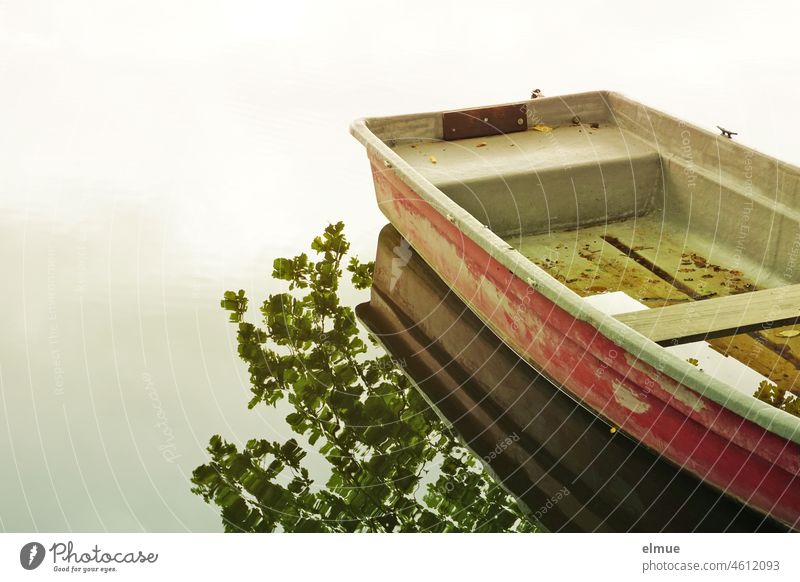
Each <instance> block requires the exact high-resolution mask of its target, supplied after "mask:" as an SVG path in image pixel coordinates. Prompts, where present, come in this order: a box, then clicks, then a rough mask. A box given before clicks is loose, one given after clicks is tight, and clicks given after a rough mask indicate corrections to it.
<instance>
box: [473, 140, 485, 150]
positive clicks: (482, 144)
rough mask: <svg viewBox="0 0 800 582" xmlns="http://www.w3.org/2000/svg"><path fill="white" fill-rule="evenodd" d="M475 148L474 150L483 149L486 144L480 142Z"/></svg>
mask: <svg viewBox="0 0 800 582" xmlns="http://www.w3.org/2000/svg"><path fill="white" fill-rule="evenodd" d="M475 147H476V148H483V147H486V142H485V141H482V142H481V143H479V144H478V145H476V146H475Z"/></svg>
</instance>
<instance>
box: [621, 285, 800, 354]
mask: <svg viewBox="0 0 800 582" xmlns="http://www.w3.org/2000/svg"><path fill="white" fill-rule="evenodd" d="M614 317H616V318H617V319H618V320H619V321H621V322H622V323H624V324H625V325H627V326H629V327H631V328H632V329H634V330H636V331H638V332H639V333H641V334H642V335H644V336H647V337H648V338H650V339H651V340H653V341H654V342H656V343H659V344H662V345H674V344H681V343H687V342H691V341H700V340H704V339H710V338H715V337H721V336H726V335H732V334H736V333H742V332H747V331H753V330H757V329H770V328H773V327H778V326H781V325H787V324H790V323H796V322H797V321H800V284H799V285H789V286H785V287H776V288H774V289H764V290H762V291H753V292H750V293H741V294H739V295H728V296H726V297H718V298H714V299H706V300H703V301H693V302H691V303H682V304H678V305H668V306H666V307H658V308H655V309H647V310H643V311H633V312H629V313H621V314H619V315H615V316H614Z"/></svg>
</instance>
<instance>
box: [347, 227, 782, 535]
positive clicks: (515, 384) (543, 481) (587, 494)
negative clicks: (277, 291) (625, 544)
mask: <svg viewBox="0 0 800 582" xmlns="http://www.w3.org/2000/svg"><path fill="white" fill-rule="evenodd" d="M356 315H357V316H358V318H359V320H360V321H361V322H362V323H363V324H364V325H365V326H366V328H367V329H368V330H369V331H370V332H371V333H372V335H373V336H374V337H375V338H376V339H377V340H378V341H379V342H380V343H381V344H382V345H383V347H384V348H385V349H386V351H387V352H388V353H389V354H391V356H392V358H393V359H394V361H395V362H396V363H397V365H398V366H399V367H400V369H402V370H403V371H404V372H405V374H406V376H408V377H409V378H410V379H411V381H412V382H413V383H414V385H415V387H416V388H417V389H418V390H419V391H420V393H421V394H422V395H423V396H424V397H425V398H426V400H428V402H429V403H430V404H431V406H432V407H433V408H434V410H436V411H437V413H438V414H439V415H440V416H441V417H442V418H443V420H444V421H445V422H446V423H447V424H448V425H450V426H452V427H453V429H454V430H455V432H456V433H457V434H458V435H459V437H460V438H461V440H462V441H463V443H464V444H465V445H466V446H467V447H469V448H470V449H471V450H472V452H473V453H474V454H475V455H477V457H478V458H480V459H481V461H482V462H483V464H484V466H485V467H486V468H487V470H489V471H490V472H491V473H492V474H493V476H494V477H495V480H496V481H497V482H498V483H500V484H502V485H503V486H504V487H505V488H506V489H507V490H508V491H509V492H510V493H511V494H512V495H513V496H515V497H516V498H517V500H518V501H519V502H520V504H521V505H522V506H523V508H525V509H527V513H528V515H530V516H531V517H532V518H533V519H535V520H537V521H538V523H539V524H540V525H541V526H543V527H544V528H545V529H547V530H549V531H552V532H621V531H626V532H627V531H633V532H720V531H729V532H755V531H785V530H786V528H785V526H784V527H782V526H781V525H780V524H778V523H777V522H775V521H774V520H771V519H769V518H767V517H766V516H764V515H763V514H761V513H760V512H758V511H756V510H754V509H751V508H748V507H746V506H744V505H742V504H741V503H740V502H738V501H737V500H734V499H731V498H730V497H728V496H726V495H724V494H722V493H720V492H719V491H717V490H716V489H714V488H713V487H711V486H709V485H708V484H706V483H703V482H702V481H700V480H699V479H697V478H696V477H694V476H693V475H690V474H689V473H687V472H686V471H682V470H680V469H679V468H678V467H676V466H675V465H673V464H672V463H669V462H667V461H666V460H665V459H664V458H663V457H660V456H658V455H655V454H653V453H652V452H651V451H650V450H648V449H647V448H646V447H643V446H640V445H639V443H638V442H636V441H634V440H632V439H630V438H628V437H627V436H626V435H625V434H623V433H622V432H620V431H615V430H612V429H613V427H610V426H609V424H608V423H607V422H605V421H604V420H603V419H600V418H598V417H597V416H596V415H595V414H593V413H592V412H591V411H589V410H587V409H586V408H584V407H582V406H581V405H580V404H579V403H577V402H576V401H575V400H574V399H573V398H571V397H570V396H569V395H568V394H566V393H564V392H563V391H561V390H560V389H559V388H558V387H556V386H554V385H553V384H551V383H550V382H549V381H548V380H547V379H546V378H544V377H543V376H542V375H541V374H540V373H539V372H537V371H536V370H535V369H534V368H533V367H532V366H530V365H529V364H528V363H527V362H525V361H524V360H522V359H521V358H520V357H519V356H517V354H515V353H514V352H513V351H512V350H511V349H509V348H508V346H506V345H505V344H503V342H502V341H500V339H499V338H498V337H497V336H496V335H495V334H494V333H493V332H492V331H491V330H490V329H489V328H487V327H486V325H485V324H484V323H483V322H482V321H481V320H480V319H479V318H478V317H477V316H476V315H475V314H474V313H472V312H471V311H470V310H469V308H468V307H467V306H466V305H464V303H463V302H462V301H461V300H460V299H459V298H458V297H457V296H456V295H455V293H453V292H451V291H450V290H449V289H448V287H447V285H446V284H445V283H444V281H442V280H441V279H440V278H439V277H438V276H437V275H436V273H434V272H433V271H432V270H431V268H430V267H428V265H427V264H426V263H425V262H424V261H423V260H422V259H421V258H420V257H419V255H418V254H417V253H416V252H415V251H414V250H413V249H412V248H411V247H410V245H409V244H408V242H407V241H406V240H405V239H403V238H402V237H401V236H400V234H399V233H398V232H397V230H395V228H394V227H392V226H391V225H387V226H386V227H384V228H383V229H382V230H381V233H380V235H379V237H378V249H377V253H376V257H375V272H374V277H373V284H372V289H371V292H370V299H369V301H368V302H366V303H362V304H360V305H358V306H357V307H356Z"/></svg>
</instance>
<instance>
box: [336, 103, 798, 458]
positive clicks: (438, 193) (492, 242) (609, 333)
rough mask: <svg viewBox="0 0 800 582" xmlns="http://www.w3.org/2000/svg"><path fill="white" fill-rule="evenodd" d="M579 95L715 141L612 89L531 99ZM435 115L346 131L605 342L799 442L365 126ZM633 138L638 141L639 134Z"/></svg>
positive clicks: (788, 424)
mask: <svg viewBox="0 0 800 582" xmlns="http://www.w3.org/2000/svg"><path fill="white" fill-rule="evenodd" d="M579 99H587V100H588V99H599V100H600V101H602V103H603V105H604V106H605V107H606V108H607V110H608V112H609V115H610V116H611V118H612V119H614V116H615V108H614V107H613V105H612V104H610V102H609V101H610V100H612V99H617V100H620V101H622V102H625V103H626V104H628V105H633V106H638V107H642V108H644V109H645V110H646V111H647V113H648V114H657V115H660V116H663V117H665V118H667V119H668V120H671V121H673V122H675V123H679V124H682V126H683V127H687V128H691V129H692V130H696V131H699V132H702V133H703V134H705V135H707V136H711V137H714V138H717V139H721V138H720V137H719V136H716V135H715V134H713V133H711V132H709V131H707V130H705V129H703V128H701V127H698V126H695V125H693V124H690V123H687V122H685V121H682V120H680V119H678V118H676V117H674V116H671V115H669V114H666V113H663V112H662V111H659V110H657V109H653V108H651V107H648V106H646V105H643V104H641V103H639V102H637V101H634V100H631V99H629V98H627V97H625V96H624V95H622V94H620V93H616V92H612V91H591V92H585V93H576V94H571V95H563V96H558V97H547V98H540V99H537V100H536V105H540V104H546V103H547V102H550V103H554V102H557V101H560V102H561V104H562V105H564V106H566V107H567V108H568V109H570V110H572V107H571V105H570V101H576V100H579ZM526 103H527V104H529V105H531V104H532V103H533V101H532V100H530V101H527V102H526ZM529 112H530V107H529ZM441 113H442V112H441V111H439V112H428V113H419V114H409V115H402V116H387V117H366V118H360V119H357V120H355V121H354V122H353V123H352V124H351V125H350V132H351V134H352V135H353V136H354V137H355V138H356V139H357V140H358V141H359V142H361V143H362V144H363V145H364V147H365V148H366V150H367V155H368V157H369V158H370V160H371V161H373V162H375V163H378V164H379V165H380V164H382V165H383V166H384V168H383V169H384V170H388V171H392V172H394V173H396V174H397V175H398V177H399V178H400V179H401V180H402V181H403V182H405V183H406V184H408V186H409V187H411V188H412V189H413V190H414V191H415V192H416V193H417V194H418V195H419V196H420V197H421V198H422V199H423V200H424V201H426V202H427V203H429V204H431V206H433V208H434V209H436V211H437V212H439V213H441V214H443V215H445V216H447V218H448V220H450V221H451V222H452V223H453V224H454V225H455V226H456V227H457V228H458V229H459V230H461V231H462V232H464V234H465V235H467V236H468V237H469V238H470V239H472V240H473V241H474V242H475V243H476V244H478V246H480V247H481V248H482V249H483V250H484V251H486V252H487V253H488V254H489V255H490V256H491V257H492V258H493V259H495V260H497V261H498V262H500V263H501V264H502V265H503V266H505V267H506V268H508V269H509V271H511V272H512V273H513V274H514V275H515V276H517V277H518V278H520V279H521V280H522V281H524V282H525V283H526V284H527V285H529V286H530V287H531V288H533V289H534V290H535V291H538V292H540V293H542V295H544V296H545V297H547V299H549V300H550V301H552V302H553V303H554V304H556V305H558V306H559V307H561V308H562V309H564V310H565V311H566V312H567V313H569V314H570V315H571V316H573V317H575V318H576V319H578V320H579V321H585V322H586V323H588V324H589V325H591V326H592V327H594V328H595V329H597V330H598V331H599V332H600V333H602V334H603V335H604V336H606V337H607V338H608V339H609V340H611V341H612V342H614V343H615V344H617V345H619V346H620V347H621V348H622V349H624V350H625V351H627V352H628V353H630V354H631V355H633V356H634V357H636V358H637V359H639V360H641V361H643V362H645V363H647V364H649V365H650V366H652V367H653V368H654V369H656V370H657V371H659V372H662V373H665V374H667V375H668V376H670V377H671V378H672V379H674V380H675V381H676V382H679V383H680V384H683V385H684V386H686V387H687V388H690V389H691V390H693V391H695V392H697V393H698V394H700V395H702V396H704V397H707V398H709V399H710V400H712V401H713V402H716V403H717V404H719V405H720V406H723V407H725V408H727V409H728V410H731V411H732V412H734V413H736V414H737V415H739V416H741V417H742V418H744V419H746V420H748V421H750V422H753V423H755V424H757V425H758V426H760V427H761V428H763V429H765V430H767V431H769V432H771V433H773V434H776V435H778V436H780V437H783V438H785V439H787V440H788V441H791V442H794V443H796V444H798V445H800V418H797V417H795V416H792V415H791V414H789V413H787V412H785V411H783V410H780V409H778V408H775V407H774V406H772V405H770V404H767V403H766V402H762V401H761V400H759V399H757V398H755V397H753V396H747V395H746V394H743V393H741V392H738V391H736V390H735V389H734V388H732V387H731V386H729V385H728V384H727V383H725V382H722V381H721V380H717V379H715V378H712V377H711V376H709V375H708V374H706V373H704V372H701V371H700V370H699V369H697V368H696V367H695V366H693V365H691V364H690V363H689V362H687V361H685V360H683V359H682V358H680V357H678V356H677V355H675V354H672V353H670V352H668V351H667V350H666V349H664V348H663V347H661V346H659V345H658V344H656V343H655V342H653V341H652V340H650V339H648V338H647V337H645V336H644V335H642V334H640V333H639V332H637V331H635V330H633V329H632V328H630V327H628V326H627V325H625V324H624V323H622V322H620V321H618V320H617V319H615V318H614V317H612V316H610V315H607V314H606V313H604V312H602V311H600V310H599V309H597V308H596V307H593V306H592V305H591V304H590V303H588V302H586V301H585V300H584V298H582V297H581V296H580V295H578V294H577V293H575V292H574V291H572V290H571V289H569V288H568V287H567V286H566V285H564V284H563V283H561V282H560V281H558V280H557V279H556V278H554V277H553V276H552V275H550V274H549V273H547V272H546V271H545V270H544V269H542V268H541V267H539V266H538V265H536V264H535V263H533V261H531V260H530V259H528V258H527V257H525V256H524V255H523V254H522V253H520V252H519V251H518V250H517V249H515V248H514V247H512V246H510V245H509V244H508V243H507V242H506V241H504V240H503V239H502V238H501V237H500V236H499V235H498V234H497V233H495V232H494V231H493V230H492V229H491V228H487V227H486V225H484V224H482V223H481V222H480V221H479V220H478V219H476V218H475V217H474V216H472V215H471V214H470V213H469V212H467V211H466V210H465V209H464V208H462V207H461V206H460V205H458V204H457V203H456V202H454V201H453V200H452V199H451V198H450V197H449V196H447V195H446V194H445V193H444V192H443V191H442V190H441V189H439V188H438V187H437V186H436V185H434V184H433V183H432V182H431V181H430V180H429V179H428V178H426V177H425V176H423V175H422V174H421V173H420V172H418V171H417V170H416V169H414V168H413V167H412V166H411V164H409V163H408V162H407V161H406V160H404V159H403V158H402V157H401V156H400V155H399V154H398V153H397V152H395V151H394V150H393V149H392V148H391V147H389V146H388V145H387V144H386V143H385V142H384V141H383V140H382V139H381V138H380V137H378V135H376V134H375V133H374V132H373V131H372V130H371V129H370V123H372V122H374V121H377V120H382V121H387V120H388V121H406V120H408V121H414V120H419V119H422V118H432V117H434V116H437V115H441ZM637 137H638V138H639V139H642V138H641V136H637ZM735 146H736V147H738V148H740V149H742V150H745V151H749V152H752V153H753V154H754V155H757V156H760V157H762V158H764V159H766V160H767V161H774V162H775V163H776V164H780V165H781V166H782V167H783V168H784V169H787V170H789V171H792V172H794V173H796V174H800V168H797V167H796V166H793V165H791V164H788V163H786V162H783V161H781V160H778V159H777V158H774V157H772V156H768V155H766V154H762V153H761V152H758V151H757V150H754V149H753V148H749V147H747V146H744V145H741V144H738V143H737V144H735ZM657 152H658V154H659V155H662V150H661V148H660V147H657ZM510 347H511V348H512V349H514V351H518V350H516V349H515V348H514V346H510Z"/></svg>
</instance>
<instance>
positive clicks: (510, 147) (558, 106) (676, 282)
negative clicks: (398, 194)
mask: <svg viewBox="0 0 800 582" xmlns="http://www.w3.org/2000/svg"><path fill="white" fill-rule="evenodd" d="M597 95H598V94H595V96H590V97H586V99H585V100H584V101H580V100H578V101H575V100H573V101H572V102H570V103H566V104H565V103H559V102H557V100H556V102H554V101H553V100H547V101H548V103H547V104H544V105H542V107H540V108H539V109H538V110H537V109H536V108H533V107H529V109H528V111H527V113H526V116H527V120H526V121H527V123H526V127H527V129H524V130H522V131H514V132H513V133H498V134H496V135H482V136H481V135H478V136H475V137H466V138H462V139H447V140H445V139H442V138H441V137H438V136H441V135H442V132H443V131H446V128H445V130H443V129H442V128H441V127H438V128H434V129H433V130H431V129H430V128H429V127H427V128H414V127H413V126H410V125H409V124H408V123H407V122H406V123H405V125H403V126H402V128H403V131H399V130H398V128H400V127H401V126H400V125H398V126H397V127H396V128H394V129H395V130H394V131H393V129H392V128H391V127H388V126H387V127H383V128H378V130H379V131H380V132H382V133H383V135H384V141H385V142H386V143H387V144H388V145H390V147H392V148H393V149H394V151H395V152H397V153H398V154H399V155H400V156H401V157H402V158H403V159H404V160H405V161H407V162H408V163H409V164H410V165H411V166H412V167H413V168H414V169H416V170H417V171H418V172H419V173H421V174H422V175H423V176H424V177H426V178H427V179H428V180H430V181H431V182H432V183H433V184H434V185H435V186H437V187H438V188H439V189H440V190H441V191H442V192H444V193H445V194H446V195H447V196H448V197H450V198H451V199H452V200H453V201H454V202H456V203H457V204H458V205H460V206H461V207H462V208H464V209H465V210H466V211H467V212H469V213H470V214H471V215H472V216H474V217H475V218H476V219H477V220H478V221H480V222H481V223H483V224H485V225H487V226H488V227H489V228H491V229H492V230H493V232H494V233H495V234H497V235H498V236H499V237H501V238H502V239H503V240H504V241H506V242H507V243H508V244H509V245H511V246H512V247H514V248H516V249H517V250H518V251H519V252H520V253H521V254H522V255H524V256H525V257H527V258H528V259H529V260H531V261H532V262H533V263H535V264H536V265H538V266H539V267H541V268H542V269H544V270H545V271H546V272H547V273H549V274H550V275H552V276H553V277H554V278H555V279H557V280H558V281H560V282H561V283H562V284H563V285H564V286H566V287H567V288H569V289H571V290H572V291H574V292H575V293H577V294H578V295H580V296H582V297H585V298H587V300H588V301H590V302H593V303H594V304H595V305H596V306H598V308H600V309H605V310H606V312H607V313H609V314H610V315H613V316H614V317H617V318H618V319H620V320H621V321H623V322H624V323H626V324H627V325H629V326H630V327H632V328H633V329H635V330H637V331H639V332H640V333H642V334H644V335H646V336H648V337H650V339H652V340H653V341H656V342H657V343H660V344H661V345H662V346H665V349H675V350H683V352H680V353H682V354H683V355H684V356H685V357H686V359H688V360H689V361H690V362H691V363H693V364H695V365H699V366H701V367H703V366H706V367H707V368H712V367H719V368H720V370H721V368H726V367H727V368H729V369H730V368H731V364H730V363H731V362H732V361H735V362H736V363H737V366H738V368H737V367H736V366H734V368H735V370H734V372H733V375H734V376H737V378H740V379H741V381H740V382H739V384H741V386H740V389H741V390H742V391H743V392H747V393H749V394H754V391H755V390H756V388H758V385H759V382H758V380H759V379H766V380H769V381H770V382H771V383H773V384H775V385H776V386H777V387H778V388H779V389H781V390H786V391H787V392H790V393H791V392H793V393H794V394H800V378H799V377H798V376H800V325H797V326H796V325H795V324H796V323H797V321H798V316H800V285H798V283H800V261H798V258H800V177H798V171H797V169H796V168H794V167H793V166H790V165H787V164H783V163H782V162H779V161H777V160H774V159H772V158H769V157H767V156H764V155H762V154H759V153H757V152H754V151H752V150H749V149H747V148H744V147H742V146H740V145H738V144H736V143H735V142H734V141H733V140H730V139H728V138H726V137H724V136H716V135H713V134H712V133H709V132H707V131H703V130H701V129H698V128H696V127H693V126H689V125H685V124H683V123H682V122H680V121H678V120H676V119H673V118H671V117H668V116H666V115H664V114H660V113H658V112H653V111H652V110H650V109H648V108H644V107H639V106H638V104H634V103H632V102H629V101H627V100H625V101H624V102H622V101H621V102H619V103H615V102H614V97H613V95H612V96H611V97H609V96H604V97H600V98H598V97H597ZM422 125H424V124H422ZM422 125H420V127H422ZM409 128H411V129H410V130H409ZM453 131H455V130H453ZM437 133H438V136H437ZM432 135H434V136H437V137H431V136H432ZM615 298H621V301H615V300H614V299H615ZM695 351H696V352H697V356H696V357H695V356H693V355H692V354H693V353H694V352H695ZM715 358H716V359H715ZM745 372H746V373H745ZM719 374H722V371H719ZM748 374H749V375H748ZM753 382H755V384H753ZM732 383H734V384H736V383H737V382H733V381H732Z"/></svg>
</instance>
